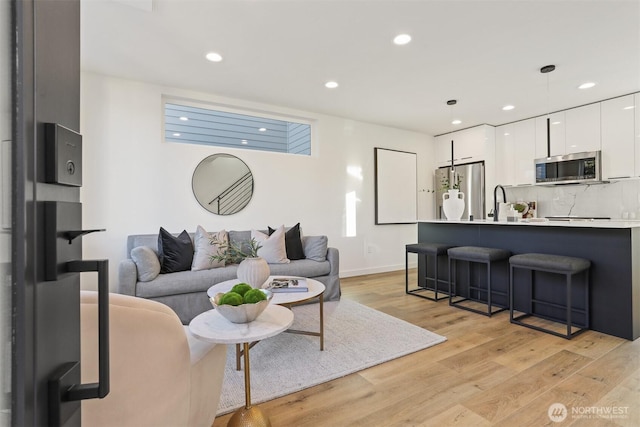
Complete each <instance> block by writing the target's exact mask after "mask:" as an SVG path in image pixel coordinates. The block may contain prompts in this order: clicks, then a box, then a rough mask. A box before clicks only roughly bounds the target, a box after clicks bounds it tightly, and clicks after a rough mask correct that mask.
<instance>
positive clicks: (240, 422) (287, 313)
mask: <svg viewBox="0 0 640 427" xmlns="http://www.w3.org/2000/svg"><path fill="white" fill-rule="evenodd" d="M292 323H293V312H292V311H291V310H289V309H288V308H286V307H283V306H280V305H273V304H269V305H268V306H267V308H266V309H265V310H264V311H263V312H262V314H260V316H258V318H257V319H256V320H254V321H253V322H249V323H231V322H230V321H228V320H227V319H225V318H224V317H222V315H221V314H220V313H219V312H217V311H216V310H209V311H205V312H204V313H201V314H199V315H198V316H196V317H195V318H194V319H193V320H192V321H191V323H189V331H191V333H192V334H193V335H194V336H196V337H197V338H199V339H201V340H204V341H209V342H213V343H216V344H236V346H239V345H240V344H242V345H243V346H244V350H243V354H244V393H245V406H244V408H240V409H238V410H237V411H236V412H235V413H234V414H233V416H232V417H231V419H230V420H229V424H227V425H229V426H249V425H256V426H262V425H270V424H269V419H268V417H267V416H266V415H265V414H264V413H263V412H262V411H261V410H260V409H259V408H257V407H252V406H251V374H250V370H251V368H250V365H249V349H250V343H253V342H257V341H260V340H263V339H265V338H269V337H272V336H274V335H277V334H279V333H280V332H283V331H285V330H286V329H287V328H289V327H290V326H291V324H292ZM236 348H237V347H236Z"/></svg>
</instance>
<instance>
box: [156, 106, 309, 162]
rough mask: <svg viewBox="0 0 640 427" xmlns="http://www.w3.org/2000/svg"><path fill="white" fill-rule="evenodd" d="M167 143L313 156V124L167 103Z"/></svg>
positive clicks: (211, 107) (165, 109)
mask: <svg viewBox="0 0 640 427" xmlns="http://www.w3.org/2000/svg"><path fill="white" fill-rule="evenodd" d="M164 138H165V141H167V142H180V143H188V144H205V145H214V146H218V147H233V148H241V149H245V150H262V151H275V152H279V153H292V154H303V155H307V156H309V155H311V124H310V123H303V122H301V121H293V120H280V119H275V118H269V117H261V116H255V115H249V114H241V113H237V112H232V111H224V110H222V109H220V108H216V107H215V106H213V105H195V104H193V103H186V102H185V103H181V102H179V101H173V100H167V101H165V104H164Z"/></svg>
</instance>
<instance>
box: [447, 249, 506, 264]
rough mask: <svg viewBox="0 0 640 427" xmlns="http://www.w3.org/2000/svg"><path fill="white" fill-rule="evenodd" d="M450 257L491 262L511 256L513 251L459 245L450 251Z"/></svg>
mask: <svg viewBox="0 0 640 427" xmlns="http://www.w3.org/2000/svg"><path fill="white" fill-rule="evenodd" d="M448 253H449V258H455V259H459V260H461V261H472V262H490V261H499V260H502V259H506V258H509V256H510V255H511V252H509V251H507V250H504V249H497V248H483V247H480V246H458V247H457V248H451V249H449V251H448Z"/></svg>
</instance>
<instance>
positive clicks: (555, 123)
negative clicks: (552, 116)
mask: <svg viewBox="0 0 640 427" xmlns="http://www.w3.org/2000/svg"><path fill="white" fill-rule="evenodd" d="M560 123H561V122H551V124H552V125H559V124H560Z"/></svg>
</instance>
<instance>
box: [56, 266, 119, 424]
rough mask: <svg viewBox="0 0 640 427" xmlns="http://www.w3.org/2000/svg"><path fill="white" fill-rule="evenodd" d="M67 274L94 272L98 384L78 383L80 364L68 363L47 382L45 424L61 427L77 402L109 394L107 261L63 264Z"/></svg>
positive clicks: (78, 403) (75, 408) (73, 411)
mask: <svg viewBox="0 0 640 427" xmlns="http://www.w3.org/2000/svg"><path fill="white" fill-rule="evenodd" d="M66 269H67V272H69V273H82V272H91V271H95V272H97V273H98V382H97V383H89V384H79V382H80V362H68V363H65V364H64V365H62V366H60V367H59V369H57V370H56V372H55V373H54V374H53V375H52V376H51V378H50V379H49V425H50V426H52V427H57V426H62V425H64V423H65V421H66V420H68V419H69V418H70V417H71V416H72V415H73V413H75V411H77V410H78V409H79V408H80V401H81V400H85V399H97V398H99V399H102V398H103V397H105V396H107V395H108V394H109V260H106V259H103V260H78V261H69V262H67V264H66Z"/></svg>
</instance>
